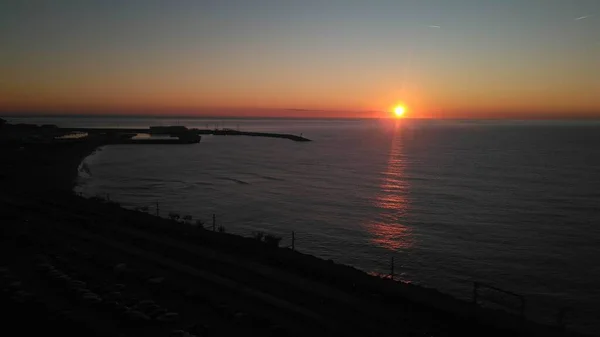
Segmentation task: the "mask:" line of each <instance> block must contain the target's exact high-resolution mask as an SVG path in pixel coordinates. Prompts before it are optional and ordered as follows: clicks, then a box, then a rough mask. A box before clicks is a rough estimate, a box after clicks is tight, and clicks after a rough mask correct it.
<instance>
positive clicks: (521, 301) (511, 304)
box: [95, 194, 573, 331]
mask: <svg viewBox="0 0 600 337" xmlns="http://www.w3.org/2000/svg"><path fill="white" fill-rule="evenodd" d="M95 198H96V199H100V200H105V201H106V202H111V203H114V202H112V201H111V200H110V195H109V194H106V196H105V197H104V196H96V197H95ZM133 209H134V210H136V211H140V212H145V213H149V214H152V215H155V216H157V217H160V216H161V212H160V205H159V203H158V202H155V203H153V204H151V205H144V206H138V207H134V208H133ZM167 216H168V218H170V219H171V220H173V221H176V222H178V223H182V224H187V225H192V226H195V227H199V228H203V229H206V230H212V231H219V232H225V231H226V229H225V227H223V226H221V225H217V216H216V214H214V213H213V214H212V222H211V224H209V225H208V226H206V224H205V223H204V222H203V221H200V220H196V222H192V220H193V217H192V216H191V215H184V216H183V217H182V216H181V215H180V214H179V213H175V212H169V213H168V214H167ZM252 235H253V237H254V238H256V239H259V241H263V242H265V243H269V244H273V241H267V240H265V237H266V236H269V235H270V234H266V233H264V232H262V235H258V234H257V232H255V233H252ZM273 237H276V236H273ZM276 238H277V240H275V241H276V243H275V245H277V246H279V242H280V241H281V239H282V238H281V237H276ZM283 248H286V249H291V250H294V251H295V250H296V232H295V231H292V232H291V233H290V244H289V245H285V246H283ZM384 260H385V259H384ZM368 273H369V274H371V275H374V276H377V277H380V278H386V279H391V280H393V281H399V282H405V281H403V280H401V279H398V278H397V276H398V273H397V270H396V264H395V258H394V256H390V257H389V272H385V273H377V272H368ZM472 303H473V304H476V305H478V306H480V307H485V308H492V309H500V310H503V311H506V312H509V313H512V314H516V315H519V316H521V317H522V318H525V317H526V304H527V300H526V298H525V296H523V295H520V294H517V293H514V292H511V291H508V290H504V289H501V288H499V287H496V286H493V285H490V284H486V283H483V282H478V281H475V282H473V290H472ZM528 310H530V311H531V308H529V309H528ZM572 312H573V309H572V308H568V307H560V308H558V309H557V310H556V316H555V319H554V324H556V325H557V326H558V327H559V329H561V330H562V331H565V330H566V325H567V323H568V321H567V320H566V318H567V316H568V317H571V314H572ZM567 313H569V315H567Z"/></svg>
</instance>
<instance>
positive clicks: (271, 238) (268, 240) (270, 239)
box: [263, 234, 282, 247]
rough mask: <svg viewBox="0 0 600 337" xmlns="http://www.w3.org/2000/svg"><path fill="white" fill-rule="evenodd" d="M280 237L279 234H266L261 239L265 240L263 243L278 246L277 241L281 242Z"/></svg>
mask: <svg viewBox="0 0 600 337" xmlns="http://www.w3.org/2000/svg"><path fill="white" fill-rule="evenodd" d="M281 239H282V238H281V236H277V235H273V234H267V235H265V237H264V238H263V241H264V242H265V244H267V245H269V246H273V247H279V242H281Z"/></svg>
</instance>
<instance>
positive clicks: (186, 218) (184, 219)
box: [183, 215, 192, 223]
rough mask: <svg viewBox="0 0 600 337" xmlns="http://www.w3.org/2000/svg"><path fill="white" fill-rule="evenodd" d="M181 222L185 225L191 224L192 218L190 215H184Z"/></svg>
mask: <svg viewBox="0 0 600 337" xmlns="http://www.w3.org/2000/svg"><path fill="white" fill-rule="evenodd" d="M183 221H185V223H188V221H189V222H192V216H191V215H186V216H184V217H183Z"/></svg>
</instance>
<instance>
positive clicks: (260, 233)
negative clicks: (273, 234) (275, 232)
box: [252, 231, 265, 242]
mask: <svg viewBox="0 0 600 337" xmlns="http://www.w3.org/2000/svg"><path fill="white" fill-rule="evenodd" d="M252 237H253V238H254V239H256V240H258V241H261V242H262V241H263V239H264V237H265V232H263V231H254V232H252Z"/></svg>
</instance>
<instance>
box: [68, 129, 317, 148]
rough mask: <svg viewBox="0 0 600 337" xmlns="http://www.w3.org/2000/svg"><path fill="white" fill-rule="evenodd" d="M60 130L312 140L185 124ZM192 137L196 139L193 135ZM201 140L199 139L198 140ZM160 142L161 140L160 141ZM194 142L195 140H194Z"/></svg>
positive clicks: (187, 138)
mask: <svg viewBox="0 0 600 337" xmlns="http://www.w3.org/2000/svg"><path fill="white" fill-rule="evenodd" d="M59 130H61V131H64V132H65V133H73V132H86V133H88V134H106V135H110V134H113V135H115V134H116V135H131V137H133V136H135V135H136V134H140V133H142V134H150V135H159V134H160V135H170V136H173V137H178V138H180V139H182V135H185V136H184V137H183V138H185V139H183V140H182V141H177V140H175V139H173V140H170V139H163V140H152V141H162V143H161V144H166V143H169V144H171V143H178V144H186V143H190V142H189V141H187V140H189V139H190V138H189V137H190V136H191V135H197V136H198V137H200V135H214V136H250V137H267V138H282V139H289V140H292V141H295V142H310V141H311V140H310V139H308V138H305V137H303V136H298V135H293V134H287V133H271V132H251V131H239V130H233V129H188V128H186V127H185V126H153V127H149V128H124V129H120V128H60V129H59ZM191 139H194V138H193V136H192V138H191ZM121 140H122V141H123V142H126V143H136V144H137V143H142V142H144V143H146V142H148V141H149V140H139V141H138V140H136V139H131V138H130V139H129V140H127V139H126V138H122V139H121ZM198 141H199V140H198ZM159 143H160V142H159ZM192 143H193V142H192Z"/></svg>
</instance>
